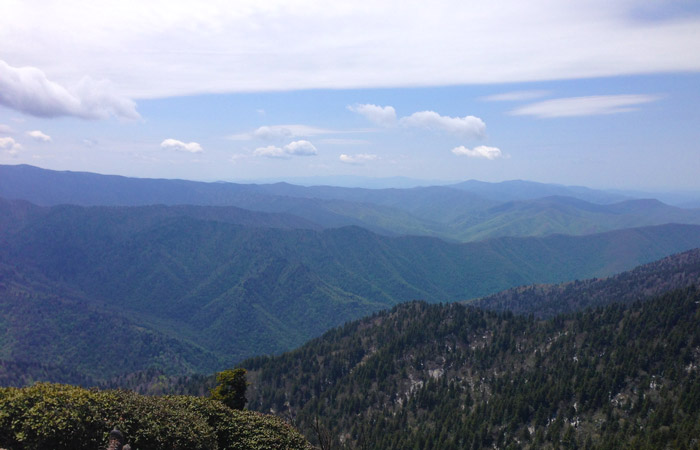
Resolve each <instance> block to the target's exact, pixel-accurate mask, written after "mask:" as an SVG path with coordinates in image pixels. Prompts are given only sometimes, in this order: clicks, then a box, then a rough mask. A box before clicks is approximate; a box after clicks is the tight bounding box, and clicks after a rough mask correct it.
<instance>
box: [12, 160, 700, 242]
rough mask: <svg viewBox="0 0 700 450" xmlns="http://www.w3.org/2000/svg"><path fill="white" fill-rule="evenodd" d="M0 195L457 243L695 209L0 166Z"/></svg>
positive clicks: (660, 219)
mask: <svg viewBox="0 0 700 450" xmlns="http://www.w3.org/2000/svg"><path fill="white" fill-rule="evenodd" d="M0 197H4V198H8V199H22V200H26V201H29V202H32V203H35V204H38V205H43V206H54V205H58V204H74V205H82V206H147V205H154V204H162V205H185V204H186V205H200V206H234V207H238V208H243V209H247V210H254V211H257V212H266V213H276V214H278V216H277V217H276V219H275V221H276V223H277V224H278V226H281V227H283V228H314V229H318V228H321V227H323V228H336V227H343V226H359V227H362V228H366V229H369V230H371V231H373V232H376V233H379V234H384V235H389V236H395V235H421V236H434V237H440V238H442V239H447V240H454V241H460V242H469V241H477V240H483V239H488V238H493V237H500V236H547V235H551V234H557V233H560V234H570V235H584V234H591V233H600V232H605V231H612V230H618V229H624V228H631V227H641V226H652V225H663V224H667V223H683V224H700V210H697V209H683V208H678V207H672V206H669V205H665V204H663V203H661V202H658V201H654V200H638V199H631V198H628V197H624V196H621V195H618V194H612V193H608V192H606V191H597V190H593V189H587V188H583V187H567V186H560V185H551V184H542V183H533V182H526V181H508V182H502V183H483V182H477V181H473V180H472V181H467V182H464V183H459V184H455V185H451V186H431V187H417V188H410V189H360V188H341V187H332V186H310V187H304V186H295V185H292V184H288V183H275V184H237V183H203V182H194V181H185V180H159V179H140V178H126V177H120V176H111V175H98V174H94V173H82V172H56V171H50V170H44V169H39V168H37V167H32V166H26V165H18V166H4V165H0ZM241 214H242V213H240V212H239V213H237V215H238V216H239V217H240V216H241ZM250 214H252V213H250ZM270 219H271V218H270V217H268V218H267V219H265V221H267V222H270ZM237 220H240V219H237ZM254 220H258V218H257V217H255V218H254Z"/></svg>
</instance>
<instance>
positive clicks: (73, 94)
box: [0, 60, 140, 119]
mask: <svg viewBox="0 0 700 450" xmlns="http://www.w3.org/2000/svg"><path fill="white" fill-rule="evenodd" d="M0 105H3V106H6V107H8V108H12V109H14V110H17V111H20V112H22V113H25V114H30V115H33V116H37V117H58V116H74V117H80V118H83V119H106V118H108V117H109V116H115V117H121V118H126V119H138V118H139V117H140V116H139V114H138V113H137V112H136V104H135V103H134V102H133V101H132V100H130V99H128V98H126V97H122V96H119V95H117V94H116V93H115V92H114V89H113V87H112V85H111V84H110V83H109V82H108V81H94V80H92V79H91V78H89V77H82V78H81V80H80V82H79V83H77V84H76V85H75V87H74V88H73V89H72V90H68V89H66V88H65V87H64V86H62V85H60V84H58V83H56V82H54V81H51V80H49V79H48V77H47V76H46V74H44V72H42V71H41V70H39V69H37V68H36V67H12V66H10V65H9V64H7V63H6V62H5V61H2V60H0Z"/></svg>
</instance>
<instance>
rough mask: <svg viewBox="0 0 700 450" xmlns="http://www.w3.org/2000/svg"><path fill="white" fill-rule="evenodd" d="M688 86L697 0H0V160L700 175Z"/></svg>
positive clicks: (223, 168)
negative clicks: (418, 0) (88, 0)
mask: <svg viewBox="0 0 700 450" xmlns="http://www.w3.org/2000/svg"><path fill="white" fill-rule="evenodd" d="M699 106H700V2H698V1H697V0H647V1H644V2H640V1H638V0H575V1H567V2H563V1H561V0H531V1H528V2H522V1H516V0H502V1H496V0H494V1H492V2H484V1H479V2H477V1H472V0H460V1H440V0H434V1H431V2H424V1H422V2H414V1H406V0H404V1H393V0H388V1H385V0H372V1H366V0H356V1H352V2H349V1H337V2H328V1H316V0H284V1H281V0H279V1H278V0H274V1H268V0H250V1H249V0H235V1H230V0H225V1H198V2H180V1H175V0H169V1H144V0H139V1H135V0H121V1H118V2H117V1H102V0H95V1H91V2H84V1H74V0H63V1H50V0H44V1H34V0H0V164H31V165H35V166H39V167H43V168H47V169H54V170H73V171H89V172H97V173H104V174H119V175H125V176H135V177H149V178H183V179H192V180H204V181H216V180H226V181H242V180H282V179H284V180H291V181H294V180H298V179H301V178H309V177H324V179H325V180H328V179H329V177H331V178H332V177H343V176H344V177H347V176H358V177H372V178H391V177H408V178H415V179H425V180H438V181H439V180H442V181H445V182H447V181H461V180H468V179H478V180H483V181H492V182H497V181H504V180H512V179H524V180H531V181H539V182H547V183H559V184H566V185H583V186H589V187H595V188H615V189H646V190H686V191H700V176H699V175H698V174H700V108H699ZM338 179H340V178H338Z"/></svg>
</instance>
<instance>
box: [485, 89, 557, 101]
mask: <svg viewBox="0 0 700 450" xmlns="http://www.w3.org/2000/svg"><path fill="white" fill-rule="evenodd" d="M546 95H549V91H512V92H504V93H502V94H494V95H487V96H486V97H481V100H483V101H486V102H519V101H526V100H534V99H536V98H541V97H544V96H546Z"/></svg>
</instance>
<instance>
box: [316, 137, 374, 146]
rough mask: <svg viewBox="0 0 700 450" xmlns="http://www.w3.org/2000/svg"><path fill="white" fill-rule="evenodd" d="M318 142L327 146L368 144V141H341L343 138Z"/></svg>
mask: <svg viewBox="0 0 700 450" xmlns="http://www.w3.org/2000/svg"><path fill="white" fill-rule="evenodd" d="M319 142H321V143H323V144H328V145H364V144H368V143H369V141H368V140H366V139H343V138H325V139H320V140H319Z"/></svg>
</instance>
